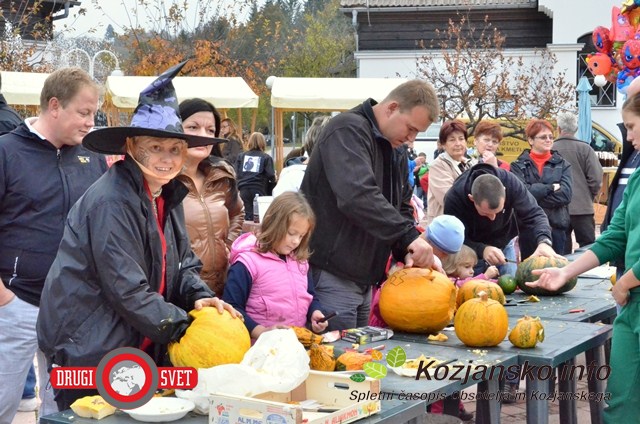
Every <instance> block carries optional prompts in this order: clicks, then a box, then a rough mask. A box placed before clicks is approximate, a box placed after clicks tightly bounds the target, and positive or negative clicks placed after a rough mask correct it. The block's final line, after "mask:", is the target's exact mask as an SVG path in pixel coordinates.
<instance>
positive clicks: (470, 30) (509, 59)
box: [418, 13, 575, 139]
mask: <svg viewBox="0 0 640 424" xmlns="http://www.w3.org/2000/svg"><path fill="white" fill-rule="evenodd" d="M458 16H459V20H458V21H453V20H452V19H450V20H449V24H448V26H447V29H446V30H443V31H436V33H437V37H438V38H437V40H435V41H434V42H432V44H431V45H430V46H429V50H428V53H426V54H425V55H423V56H422V57H421V58H420V59H419V61H418V67H419V70H420V71H419V72H420V73H421V75H422V77H424V78H425V79H427V80H428V81H430V82H431V83H432V84H433V85H434V87H435V88H436V90H437V92H438V93H439V95H440V96H441V98H442V114H443V118H444V119H447V120H448V119H453V118H456V117H461V116H464V117H467V118H468V119H469V123H468V128H469V132H470V133H472V132H473V130H474V129H475V126H476V125H477V123H478V122H479V121H480V120H482V119H500V120H502V122H501V124H502V126H503V127H504V128H505V129H507V131H506V133H505V134H504V135H505V137H507V136H512V137H517V138H523V139H524V135H523V134H522V124H521V123H522V120H524V119H530V118H532V117H536V118H543V119H544V118H550V117H552V116H554V115H555V114H556V113H557V112H559V111H560V110H562V109H565V108H567V107H568V106H569V107H571V105H572V104H575V94H574V93H575V87H574V85H573V84H570V83H569V82H567V80H566V78H565V71H560V72H557V71H554V68H555V65H556V63H557V59H556V57H555V55H554V54H553V53H551V52H550V51H549V50H547V49H539V50H536V51H535V52H534V54H533V57H532V58H529V59H528V60H525V58H523V57H522V56H517V57H516V56H513V55H509V54H508V51H506V50H505V48H504V45H505V39H506V38H505V37H504V36H503V35H502V34H501V33H500V31H498V29H497V28H495V27H494V26H493V25H492V24H491V23H490V22H489V19H488V17H485V19H484V21H483V24H482V28H480V29H478V28H476V27H475V26H474V25H473V24H472V23H471V22H470V20H469V17H468V14H460V13H459V14H458ZM424 47H426V46H424V44H423V48H424ZM518 121H520V122H519V123H518Z"/></svg>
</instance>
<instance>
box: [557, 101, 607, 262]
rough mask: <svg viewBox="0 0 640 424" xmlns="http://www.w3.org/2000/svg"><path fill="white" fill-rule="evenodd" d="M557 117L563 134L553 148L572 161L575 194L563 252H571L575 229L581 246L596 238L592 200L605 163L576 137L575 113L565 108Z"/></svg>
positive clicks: (598, 185) (570, 204)
mask: <svg viewBox="0 0 640 424" xmlns="http://www.w3.org/2000/svg"><path fill="white" fill-rule="evenodd" d="M556 121H557V123H558V130H559V131H560V137H558V139H557V140H555V141H554V142H553V150H556V151H557V152H558V153H560V155H561V156H562V157H563V158H564V159H565V160H566V161H567V162H569V163H570V164H571V177H572V181H573V183H572V185H571V190H572V192H573V194H572V195H571V203H569V216H570V225H569V228H568V229H567V231H566V237H567V238H566V240H565V246H564V252H565V253H572V252H573V240H572V238H571V233H572V232H574V233H575V237H576V241H577V242H578V244H579V245H580V247H582V246H586V245H587V244H591V243H593V242H594V241H595V240H596V221H595V218H594V209H593V201H594V200H595V198H596V196H597V194H598V193H599V192H600V186H601V185H602V166H601V165H600V162H599V161H598V157H597V156H596V152H594V151H593V149H592V148H591V146H590V145H589V144H587V143H585V142H584V141H582V140H579V139H577V138H575V136H574V135H575V133H576V131H578V118H577V117H576V115H574V114H573V113H570V112H562V113H560V114H558V117H557V119H556Z"/></svg>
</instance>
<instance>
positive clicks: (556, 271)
mask: <svg viewBox="0 0 640 424" xmlns="http://www.w3.org/2000/svg"><path fill="white" fill-rule="evenodd" d="M565 271H566V268H545V269H534V270H532V271H531V274H533V275H539V276H540V278H538V280H537V281H529V282H525V284H526V285H527V286H529V287H540V288H543V289H546V290H558V289H559V288H560V287H562V286H563V285H564V284H565V283H566V282H567V280H568V279H569V278H571V276H570V275H567V274H566V272H565Z"/></svg>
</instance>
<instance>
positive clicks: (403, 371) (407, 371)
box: [389, 358, 442, 378]
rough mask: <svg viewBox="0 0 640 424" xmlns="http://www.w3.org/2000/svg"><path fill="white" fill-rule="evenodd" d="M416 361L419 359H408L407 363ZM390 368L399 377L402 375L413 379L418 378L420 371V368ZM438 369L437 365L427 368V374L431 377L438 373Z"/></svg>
mask: <svg viewBox="0 0 640 424" xmlns="http://www.w3.org/2000/svg"><path fill="white" fill-rule="evenodd" d="M415 360H417V359H416V358H414V359H407V362H409V361H415ZM439 362H442V361H439ZM389 368H391V369H392V370H393V372H395V373H396V374H398V375H401V376H403V377H412V378H416V374H418V369H419V368H406V367H391V366H389ZM436 368H437V365H436V366H435V367H429V368H427V372H428V373H429V375H433V373H434V372H435V371H436Z"/></svg>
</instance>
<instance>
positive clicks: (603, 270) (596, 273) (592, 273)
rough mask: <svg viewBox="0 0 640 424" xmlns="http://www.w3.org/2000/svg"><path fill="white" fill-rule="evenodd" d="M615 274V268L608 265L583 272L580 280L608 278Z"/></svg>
mask: <svg viewBox="0 0 640 424" xmlns="http://www.w3.org/2000/svg"><path fill="white" fill-rule="evenodd" d="M615 273H616V267H615V266H609V265H600V266H599V267H596V268H593V269H592V270H589V271H587V272H583V273H582V274H580V277H582V278H610V277H611V276H612V275H614V274H615Z"/></svg>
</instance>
